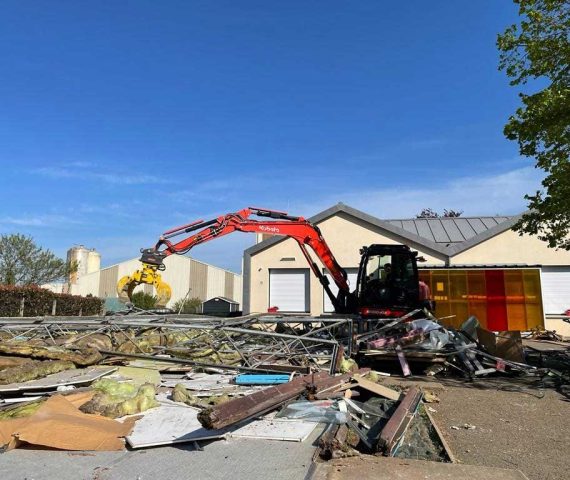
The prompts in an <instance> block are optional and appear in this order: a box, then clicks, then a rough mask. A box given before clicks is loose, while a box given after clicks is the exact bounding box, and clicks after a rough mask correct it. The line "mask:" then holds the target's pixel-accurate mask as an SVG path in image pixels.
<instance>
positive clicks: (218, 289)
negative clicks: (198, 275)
mask: <svg viewBox="0 0 570 480" xmlns="http://www.w3.org/2000/svg"><path fill="white" fill-rule="evenodd" d="M225 287H226V272H225V270H222V269H221V268H216V267H212V266H211V265H208V288H207V291H206V300H209V299H210V298H214V297H223V296H224V291H225Z"/></svg>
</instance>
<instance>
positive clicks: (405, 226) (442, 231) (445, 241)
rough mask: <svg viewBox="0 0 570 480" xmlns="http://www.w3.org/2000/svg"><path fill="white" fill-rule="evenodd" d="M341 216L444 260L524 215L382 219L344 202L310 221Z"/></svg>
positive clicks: (270, 243)
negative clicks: (364, 223) (374, 228)
mask: <svg viewBox="0 0 570 480" xmlns="http://www.w3.org/2000/svg"><path fill="white" fill-rule="evenodd" d="M338 213H345V214H348V215H351V216H353V217H355V218H358V219H360V220H362V221H365V222H367V223H370V224H371V225H375V226H376V227H379V228H381V229H383V230H384V231H386V232H387V233H389V234H392V236H393V237H394V238H395V239H396V240H399V241H401V242H402V243H405V244H407V245H409V246H410V247H412V248H420V249H422V250H423V251H424V252H426V253H431V254H435V256H443V257H444V258H449V257H452V256H454V255H457V254H458V253H460V252H462V251H464V250H467V249H469V248H471V247H473V246H475V245H477V244H479V243H481V242H483V241H485V240H488V239H489V238H492V237H494V236H495V235H498V234H499V233H502V232H504V231H506V230H509V229H510V228H511V227H512V226H513V225H514V224H515V223H516V221H517V220H518V219H519V218H520V217H521V215H522V214H520V215H516V216H496V217H489V216H486V217H454V218H450V217H445V218H413V219H399V220H398V219H394V220H381V219H379V218H377V217H374V216H372V215H369V214H368V213H365V212H362V211H361V210H357V209H356V208H352V207H350V206H348V205H345V204H344V203H338V204H336V205H334V206H332V207H330V208H328V209H326V210H324V211H322V212H320V213H318V214H317V215H315V216H313V217H311V218H309V220H310V221H311V222H312V223H319V222H322V221H323V220H325V219H327V218H329V217H331V216H333V215H336V214H338ZM283 240H284V237H280V236H275V237H271V238H269V239H267V240H264V241H263V242H260V243H258V244H257V245H253V246H251V247H249V248H248V249H246V250H245V252H244V253H245V255H246V258H248V257H249V256H251V255H255V254H256V253H258V252H260V251H262V250H265V249H266V248H269V247H271V246H273V245H275V244H277V243H279V242H282V241H283Z"/></svg>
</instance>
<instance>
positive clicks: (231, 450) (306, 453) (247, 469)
mask: <svg viewBox="0 0 570 480" xmlns="http://www.w3.org/2000/svg"><path fill="white" fill-rule="evenodd" d="M319 435H320V429H316V430H315V432H313V434H312V435H311V437H310V438H308V439H307V440H305V441H304V442H280V441H268V440H251V439H230V440H227V441H226V440H218V441H214V442H209V443H203V444H202V448H203V451H198V450H196V449H195V448H194V446H193V445H192V444H179V445H178V446H168V447H157V448H149V449H142V450H133V451H123V452H63V451H53V450H31V449H16V450H12V451H10V452H6V453H3V454H0V478H2V480H4V479H5V480H48V479H49V480H51V479H57V480H154V479H160V480H182V479H184V480H186V479H200V480H202V479H204V480H228V479H232V480H240V479H243V480H245V479H247V480H252V479H258V478H259V479H271V480H298V479H302V478H304V477H305V476H306V474H307V472H308V470H309V468H310V466H311V461H312V457H313V453H314V450H315V447H314V446H313V445H312V444H313V442H314V441H315V440H316V439H317V438H318V436H319Z"/></svg>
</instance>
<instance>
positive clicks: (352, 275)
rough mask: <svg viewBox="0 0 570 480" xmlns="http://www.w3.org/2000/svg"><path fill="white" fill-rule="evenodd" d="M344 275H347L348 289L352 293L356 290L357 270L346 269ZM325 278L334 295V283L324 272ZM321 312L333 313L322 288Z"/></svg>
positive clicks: (336, 290)
mask: <svg viewBox="0 0 570 480" xmlns="http://www.w3.org/2000/svg"><path fill="white" fill-rule="evenodd" d="M346 273H347V275H348V286H349V287H350V291H351V292H353V291H354V290H355V289H356V280H357V278H358V268H347V269H346ZM325 276H326V277H327V278H328V279H329V286H330V287H331V290H332V292H333V293H334V294H335V295H336V294H337V293H338V287H337V286H336V284H335V283H334V280H333V278H332V276H331V274H330V273H327V272H325ZM323 312H325V313H332V312H334V307H333V305H332V303H331V300H330V298H329V296H328V295H327V292H325V289H324V288H323Z"/></svg>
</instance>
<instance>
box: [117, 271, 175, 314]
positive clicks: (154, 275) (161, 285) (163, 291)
mask: <svg viewBox="0 0 570 480" xmlns="http://www.w3.org/2000/svg"><path fill="white" fill-rule="evenodd" d="M142 284H147V285H153V286H154V288H155V290H156V296H157V298H158V301H157V302H156V306H157V307H164V306H166V304H167V303H168V301H169V300H170V297H171V296H172V289H171V288H170V285H168V283H166V282H163V281H162V277H161V275H160V273H158V267H157V266H156V265H149V264H147V263H143V268H142V269H141V270H137V271H136V272H135V273H133V274H132V275H125V276H124V277H122V278H121V279H120V280H119V281H118V282H117V293H118V295H119V300H121V301H123V302H127V301H129V302H130V301H131V299H132V296H133V291H134V289H135V288H136V287H138V286H139V285H142Z"/></svg>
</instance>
